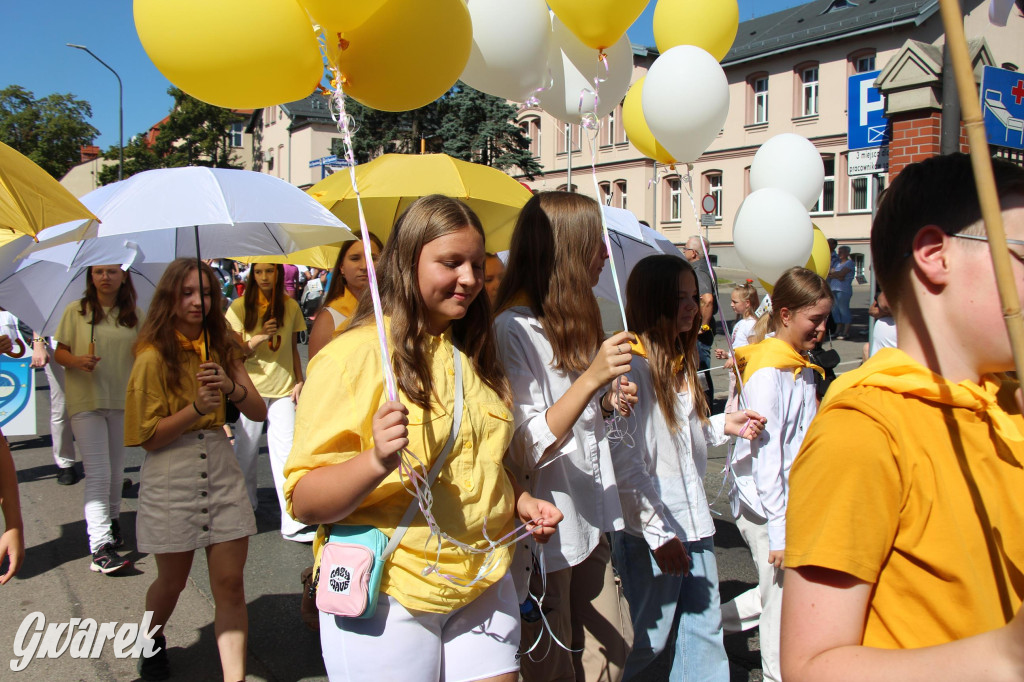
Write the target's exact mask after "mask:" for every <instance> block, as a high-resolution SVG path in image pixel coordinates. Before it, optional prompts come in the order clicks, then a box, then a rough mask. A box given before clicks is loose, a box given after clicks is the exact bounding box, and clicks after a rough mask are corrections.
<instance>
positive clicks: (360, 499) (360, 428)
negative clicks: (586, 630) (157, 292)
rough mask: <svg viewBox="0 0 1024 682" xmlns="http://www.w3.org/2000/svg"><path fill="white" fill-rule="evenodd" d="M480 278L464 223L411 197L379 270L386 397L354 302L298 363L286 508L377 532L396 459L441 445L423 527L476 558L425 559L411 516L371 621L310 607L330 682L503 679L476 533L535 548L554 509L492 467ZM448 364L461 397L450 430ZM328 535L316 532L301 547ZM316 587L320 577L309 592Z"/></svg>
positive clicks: (480, 241) (402, 488) (503, 414)
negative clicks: (388, 372)
mask: <svg viewBox="0 0 1024 682" xmlns="http://www.w3.org/2000/svg"><path fill="white" fill-rule="evenodd" d="M483 270H484V236H483V229H482V228H481V226H480V221H479V220H478V219H477V217H476V215H475V214H474V213H473V212H472V211H471V210H470V209H469V208H468V207H466V206H465V205H464V204H462V203H461V202H459V201H458V200H456V199H451V198H449V197H443V196H439V195H433V196H428V197H423V198H422V199H419V200H417V201H416V202H415V203H413V204H412V206H410V207H409V209H408V210H407V211H406V212H405V213H404V214H403V215H402V217H401V218H400V219H399V221H398V223H397V224H396V225H395V228H394V231H393V232H392V233H391V237H390V238H389V239H388V243H387V246H386V247H385V248H384V251H383V252H382V253H381V267H380V271H379V275H380V277H379V284H380V297H381V304H382V306H383V312H384V315H385V325H386V329H387V335H388V339H389V342H390V348H391V352H392V354H393V356H392V358H391V365H392V368H393V370H394V374H395V380H396V382H397V388H398V392H399V396H400V402H399V401H389V400H388V398H387V393H386V392H385V388H384V381H383V368H382V366H381V353H380V347H379V345H378V339H377V327H376V325H375V324H374V317H373V308H372V303H371V299H370V297H369V296H364V297H363V298H362V299H361V300H360V303H359V308H358V310H357V312H356V315H355V317H354V318H353V320H352V324H351V326H349V327H348V328H347V329H345V331H343V332H342V333H341V334H340V335H339V336H338V337H337V339H335V341H333V342H332V343H330V344H328V345H327V346H326V347H325V348H324V349H323V350H321V351H320V353H319V354H318V355H317V357H316V359H315V360H313V363H312V365H311V366H310V378H309V386H308V387H307V389H306V391H305V393H304V395H303V398H302V401H301V403H300V405H299V412H298V417H297V419H296V423H297V428H298V429H299V431H300V432H301V433H302V434H303V437H302V438H301V439H299V440H297V441H296V443H295V448H294V449H293V450H292V453H291V456H290V457H289V458H288V463H287V465H286V467H285V474H286V475H287V482H286V483H285V498H286V500H287V501H288V510H289V512H291V513H292V514H293V515H294V516H295V517H296V518H298V519H301V520H302V521H304V522H306V523H319V524H328V525H330V524H338V523H344V524H345V525H354V526H360V525H370V526H374V527H375V528H378V529H379V530H381V531H382V532H383V533H384V534H385V535H388V536H392V535H393V534H394V533H395V531H396V528H397V527H398V525H399V521H400V519H401V518H402V516H403V514H404V512H405V510H406V509H407V508H409V505H410V503H411V502H412V499H413V498H411V497H410V495H409V493H408V492H407V490H406V481H405V480H403V478H402V477H400V475H399V472H398V471H396V468H397V466H398V464H399V458H400V453H401V451H402V450H403V449H405V450H408V451H409V452H412V453H414V454H416V455H417V456H418V457H419V459H420V461H421V462H422V466H423V471H424V472H426V471H428V470H430V469H431V467H433V465H434V464H435V462H436V461H437V458H438V457H439V456H440V454H441V453H442V451H443V450H444V448H445V443H446V441H447V440H448V439H449V438H451V439H452V441H453V447H452V448H451V451H450V453H451V454H450V455H448V459H447V461H446V462H445V463H444V464H443V466H442V467H441V469H440V473H439V475H438V478H437V480H436V482H435V483H434V485H433V487H432V488H431V493H432V496H433V502H432V505H431V513H432V518H433V521H434V522H435V523H436V527H438V528H440V530H441V531H443V532H444V533H446V534H448V536H450V538H451V540H454V541H455V542H458V543H462V544H464V545H468V546H470V547H472V548H473V549H474V550H477V551H479V553H477V552H467V551H464V550H462V549H460V548H459V547H457V546H455V544H454V543H453V542H450V541H449V539H448V536H446V538H445V540H444V541H443V542H441V543H440V546H439V547H438V550H437V553H436V554H435V544H434V540H433V539H432V538H431V535H430V530H429V528H428V524H427V523H426V522H424V519H423V517H422V516H421V515H420V513H419V512H417V515H416V517H414V518H413V522H412V523H411V524H410V525H409V527H408V530H407V532H406V533H405V534H404V535H403V536H402V537H401V540H400V542H399V543H398V548H397V549H396V550H395V551H394V553H393V554H391V555H390V556H389V557H388V558H387V562H386V564H385V566H384V569H383V579H382V580H381V585H380V594H379V595H378V596H377V602H376V603H377V607H376V611H375V614H374V615H373V616H372V617H371V618H368V619H354V618H341V617H335V616H332V615H330V614H328V613H323V612H322V613H320V641H321V646H322V650H323V657H324V663H325V664H326V667H327V674H328V677H330V679H332V680H372V679H380V677H381V670H382V665H383V666H386V669H387V673H388V674H387V675H386V677H388V678H390V679H400V680H409V681H411V682H419V681H422V682H428V681H429V682H436V681H437V680H439V679H441V680H491V681H495V682H498V681H500V682H514V681H515V680H516V679H517V677H518V672H517V671H518V670H519V661H518V660H517V656H516V652H517V648H518V645H519V605H518V601H517V599H516V592H515V588H514V586H513V583H512V579H511V577H510V576H509V575H508V567H509V563H510V559H511V557H510V554H511V553H510V551H509V549H508V548H506V547H502V548H500V549H492V550H491V551H492V553H491V554H489V557H490V558H491V560H490V561H489V560H487V559H485V555H484V553H483V551H485V550H487V549H488V548H489V543H488V541H487V540H486V539H485V538H488V537H489V538H494V539H497V538H501V537H502V536H504V535H505V534H506V533H509V532H510V531H512V530H513V528H514V524H515V520H516V519H519V520H521V521H523V522H525V523H527V524H528V526H527V527H528V528H529V529H531V530H532V533H533V536H534V537H535V538H538V539H541V540H543V539H546V538H547V537H549V536H550V535H551V534H552V533H554V531H555V526H556V525H557V524H558V522H559V521H560V520H561V514H559V512H558V510H557V509H555V507H554V506H553V505H551V504H549V503H547V502H544V501H541V500H537V499H534V498H533V497H531V496H530V495H529V494H527V493H525V492H522V491H521V490H519V489H517V488H516V486H515V485H514V482H513V481H512V480H511V479H510V478H509V476H508V475H507V473H506V471H505V469H504V466H503V455H504V453H505V448H506V447H507V446H508V443H509V440H510V439H511V437H512V416H511V414H510V413H509V403H510V397H511V395H510V390H509V385H508V381H507V379H506V378H505V375H504V372H503V371H502V368H501V363H500V362H499V360H498V355H497V349H496V347H495V345H496V344H495V337H494V330H493V328H492V326H491V323H490V320H491V318H490V309H489V307H488V303H487V297H486V296H483V295H481V291H482V289H483V279H484V278H483ZM456 362H458V363H459V364H460V365H461V366H462V375H463V380H462V391H463V396H464V401H463V408H462V413H463V414H462V418H461V426H460V428H459V429H458V430H457V432H456V431H455V430H454V429H453V426H454V423H455V418H454V414H453V410H454V406H455V404H456V402H455V401H456V397H455V391H456V390H457V385H458V381H457V380H456V378H455V377H456V369H455V367H456V364H455V363H456ZM418 468H419V466H417V469H418ZM417 519H418V520H417ZM327 532H328V531H327V529H326V526H322V530H321V532H320V533H318V535H317V540H316V547H315V550H316V552H319V551H320V548H321V547H322V545H323V543H324V540H325V536H326V534H327ZM426 546H429V551H428V554H429V559H428V558H425V557H424V547H426ZM494 552H496V553H497V554H494ZM486 565H490V566H491V567H492V570H487V569H486V568H485V566H486ZM326 579H327V578H326V577H324V576H321V579H320V580H321V588H322V587H323V582H324V581H325V580H326Z"/></svg>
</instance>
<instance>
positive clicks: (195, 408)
mask: <svg viewBox="0 0 1024 682" xmlns="http://www.w3.org/2000/svg"><path fill="white" fill-rule="evenodd" d="M192 409H193V410H195V411H196V414H198V415H199V416H200V417H205V416H206V415H207V414H209V413H208V412H200V411H199V408H198V407H196V401H194V400H193V401H192Z"/></svg>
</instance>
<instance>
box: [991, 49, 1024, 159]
mask: <svg viewBox="0 0 1024 682" xmlns="http://www.w3.org/2000/svg"><path fill="white" fill-rule="evenodd" d="M981 104H982V107H983V108H984V111H985V133H986V135H987V136H988V143H989V144H994V145H998V146H1000V147H1013V148H1014V149H1024V73H1018V72H1017V71H1007V70H1006V69H997V68H996V67H994V66H986V67H985V70H984V71H983V72H982V75H981Z"/></svg>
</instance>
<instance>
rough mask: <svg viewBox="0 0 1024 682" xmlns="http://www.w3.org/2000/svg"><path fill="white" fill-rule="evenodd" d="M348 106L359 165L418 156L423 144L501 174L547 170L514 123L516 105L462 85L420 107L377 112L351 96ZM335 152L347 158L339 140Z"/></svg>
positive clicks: (530, 173) (432, 149)
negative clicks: (514, 170) (393, 154)
mask: <svg viewBox="0 0 1024 682" xmlns="http://www.w3.org/2000/svg"><path fill="white" fill-rule="evenodd" d="M345 108H346V109H347V111H348V114H349V116H351V117H352V118H353V120H354V122H355V125H356V127H357V131H356V133H355V134H354V135H353V136H352V144H353V145H354V147H355V153H356V161H358V162H359V163H365V162H367V161H370V160H371V159H373V158H375V157H376V156H379V155H380V154H384V153H388V152H397V153H400V154H418V153H419V151H420V146H421V143H422V144H423V145H424V146H425V148H426V151H428V152H444V153H445V154H448V155H449V156H452V157H454V158H456V159H461V160H463V161H471V162H474V163H480V164H483V165H485V166H493V167H494V168H498V169H500V170H503V171H507V170H509V169H511V168H514V167H515V168H519V169H520V170H521V171H522V172H523V173H525V174H526V175H527V176H529V177H530V178H532V177H533V176H534V174H536V173H540V172H541V171H542V170H543V168H542V167H541V166H540V164H538V163H537V161H536V159H534V158H533V155H532V154H530V150H529V147H530V138H528V137H526V136H525V135H524V134H523V131H522V130H521V129H520V128H519V126H517V125H516V124H515V116H516V109H515V107H514V106H512V105H511V104H509V103H508V102H506V101H505V100H503V99H501V98H499V97H494V96H492V95H487V94H484V93H482V92H480V91H478V90H474V89H473V88H471V87H469V86H468V85H465V84H464V83H462V82H461V81H460V82H459V83H457V84H456V85H455V87H453V88H452V89H451V90H450V91H449V92H448V93H447V94H445V95H444V96H443V97H441V98H440V99H438V100H437V101H435V102H432V103H431V104H428V105H427V106H425V107H423V108H421V109H414V110H412V111H402V112H394V113H393V112H386V111H377V110H375V109H370V108H368V107H365V106H363V105H362V104H360V103H359V102H356V101H355V100H353V99H351V98H349V99H348V100H346V101H345ZM421 141H422V142H421ZM331 153H332V154H338V155H339V156H340V155H343V154H344V149H343V148H342V147H341V144H340V142H336V143H335V145H334V147H333V148H332V149H331Z"/></svg>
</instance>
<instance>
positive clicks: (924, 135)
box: [889, 111, 969, 182]
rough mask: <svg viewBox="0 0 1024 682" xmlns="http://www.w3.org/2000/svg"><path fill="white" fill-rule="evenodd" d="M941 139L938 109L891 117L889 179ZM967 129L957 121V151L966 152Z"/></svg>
mask: <svg viewBox="0 0 1024 682" xmlns="http://www.w3.org/2000/svg"><path fill="white" fill-rule="evenodd" d="M941 140H942V113H941V112H939V111H914V112H908V113H904V114H896V115H895V116H893V117H892V140H891V141H890V142H889V182H892V180H893V178H895V177H896V176H897V175H899V172H900V171H901V170H903V169H904V168H905V167H906V166H907V165H908V164H911V163H914V162H916V161H924V160H925V159H927V158H928V157H930V156H936V155H938V153H939V149H940V146H941ZM968 150H969V147H968V145H967V133H966V132H964V127H963V124H961V125H960V151H962V152H967V151H968Z"/></svg>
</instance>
